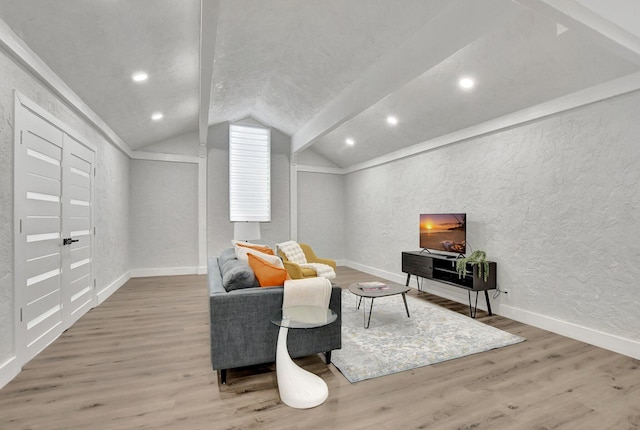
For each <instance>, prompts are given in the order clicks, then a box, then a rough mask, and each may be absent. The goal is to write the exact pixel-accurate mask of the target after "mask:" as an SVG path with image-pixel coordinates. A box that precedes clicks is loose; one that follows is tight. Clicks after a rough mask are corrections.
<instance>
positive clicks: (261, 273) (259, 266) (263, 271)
mask: <svg viewBox="0 0 640 430" xmlns="http://www.w3.org/2000/svg"><path fill="white" fill-rule="evenodd" d="M247 257H248V259H249V266H251V269H253V272H254V273H255V276H256V278H258V283H259V284H260V286H261V287H275V286H283V285H284V281H286V280H288V279H291V278H290V277H289V273H288V272H287V271H286V269H284V268H282V267H280V266H276V265H274V264H271V262H269V261H266V260H264V259H262V258H260V257H258V256H256V255H255V254H253V253H249V254H248V255H247ZM280 264H282V262H281V263H280Z"/></svg>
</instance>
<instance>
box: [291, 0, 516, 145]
mask: <svg viewBox="0 0 640 430" xmlns="http://www.w3.org/2000/svg"><path fill="white" fill-rule="evenodd" d="M519 9H520V8H519V7H518V6H517V5H515V4H514V3H513V2H511V1H510V0H483V1H481V2H479V1H477V0H455V1H451V2H449V3H448V4H447V6H445V7H444V8H443V10H442V11H441V12H440V13H439V14H438V15H436V16H435V17H434V18H432V19H431V20H429V21H428V22H426V23H424V24H423V26H422V27H421V28H420V29H419V30H417V31H416V32H415V33H413V34H412V35H411V36H410V37H409V38H408V39H406V40H405V41H404V42H402V43H401V44H400V45H399V46H398V47H397V48H396V49H394V50H392V51H390V52H387V53H386V54H385V55H383V56H382V57H380V59H379V60H378V61H376V62H375V63H374V64H373V65H372V66H371V67H369V69H367V70H366V72H365V73H364V74H363V75H362V76H360V78H358V79H357V80H356V81H354V82H353V83H352V84H351V85H349V86H348V87H347V88H345V89H344V90H343V91H342V92H341V93H340V94H338V96H337V97H336V98H335V99H334V100H333V101H332V102H331V103H329V104H328V105H327V106H326V107H325V108H324V109H322V110H321V111H320V112H319V113H318V114H317V115H316V116H315V117H314V118H313V119H311V121H309V122H308V123H306V124H305V125H304V126H303V127H302V128H301V129H300V130H298V132H296V134H294V135H293V137H292V139H291V151H292V153H296V152H300V151H302V150H304V149H306V148H307V147H309V146H310V145H312V144H313V143H315V141H317V139H319V138H321V137H322V136H324V135H326V134H327V133H329V132H331V131H332V130H334V129H335V128H337V127H339V126H340V125H341V124H343V123H345V122H346V121H348V120H350V119H351V118H353V117H355V116H356V115H358V114H360V113H361V112H363V111H365V110H366V109H367V108H369V107H370V106H372V105H374V104H376V103H377V102H379V101H380V100H382V99H383V98H384V97H386V96H387V95H389V94H391V93H392V92H393V91H395V90H397V89H398V88H400V87H402V86H404V85H406V84H407V83H409V82H411V81H412V80H414V79H416V78H417V77H418V76H420V75H422V74H423V73H424V72H426V71H427V70H429V69H431V68H433V67H434V66H436V65H438V64H439V63H440V62H442V61H443V60H445V59H446V58H448V57H450V56H451V55H453V54H454V53H456V52H457V51H458V50H460V49H462V48H464V47H465V46H467V45H468V44H469V43H471V42H473V41H474V40H475V39H477V38H478V37H480V36H481V35H482V34H484V33H485V32H487V31H488V30H490V29H493V28H495V26H496V23H497V22H501V21H504V20H506V19H508V18H509V17H512V16H513V15H512V14H514V13H516V12H517V11H518V10H519Z"/></svg>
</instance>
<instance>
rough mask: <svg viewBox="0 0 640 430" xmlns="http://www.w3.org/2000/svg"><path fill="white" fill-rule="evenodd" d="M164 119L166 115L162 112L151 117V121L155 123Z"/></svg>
mask: <svg viewBox="0 0 640 430" xmlns="http://www.w3.org/2000/svg"><path fill="white" fill-rule="evenodd" d="M163 117H164V115H163V114H162V112H156V113H154V114H153V115H151V119H152V120H154V121H160V120H161V119H162V118H163Z"/></svg>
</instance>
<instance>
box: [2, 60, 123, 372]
mask: <svg viewBox="0 0 640 430" xmlns="http://www.w3.org/2000/svg"><path fill="white" fill-rule="evenodd" d="M0 76H2V79H0V240H2V244H3V246H2V247H0V366H1V365H2V364H3V363H4V362H5V361H6V360H7V359H9V358H11V357H12V356H13V355H14V351H13V331H14V327H13V280H14V276H13V173H14V172H13V146H14V142H13V126H14V118H13V110H14V108H13V105H14V90H18V91H20V92H21V93H22V94H24V95H25V96H27V97H28V98H30V99H31V100H32V101H34V102H35V103H37V104H38V105H39V106H41V107H42V108H44V109H45V110H47V111H48V112H49V113H51V114H52V115H53V116H55V117H56V118H58V119H59V120H60V121H62V122H63V123H64V124H66V125H67V126H69V127H70V128H71V129H73V130H75V131H76V132H78V133H79V134H80V135H82V136H84V137H85V138H86V139H87V140H89V141H90V142H92V143H93V144H95V145H96V147H97V168H98V176H97V180H96V190H95V191H96V199H95V205H96V218H95V226H96V230H97V236H96V249H95V262H94V263H95V267H96V276H97V286H98V291H100V290H101V289H103V288H104V287H106V286H108V285H110V284H111V283H113V282H114V281H115V280H116V279H119V278H121V277H122V276H123V275H125V274H126V271H127V270H128V260H127V256H128V254H127V251H126V250H127V249H128V216H129V210H128V205H129V193H128V170H129V159H128V157H126V156H125V155H124V154H122V153H121V152H119V151H118V150H116V149H114V147H113V146H112V145H110V144H109V143H108V142H106V141H105V140H104V138H103V137H102V135H101V134H100V133H98V132H96V130H94V129H93V128H92V127H91V126H90V125H89V124H87V123H86V122H85V121H84V120H83V119H82V118H80V117H79V116H78V115H77V114H76V113H75V112H74V111H72V110H71V109H70V108H69V107H68V106H67V105H66V104H64V103H63V102H61V101H60V100H59V99H58V98H57V97H56V96H55V95H53V94H52V93H51V92H50V90H48V89H47V88H45V87H43V86H42V85H41V84H40V83H39V81H36V80H35V79H34V78H33V77H32V76H31V75H30V74H28V73H26V72H25V71H24V69H23V68H22V67H21V66H18V65H16V64H15V62H14V61H13V59H11V58H9V57H7V56H6V54H5V53H4V51H0Z"/></svg>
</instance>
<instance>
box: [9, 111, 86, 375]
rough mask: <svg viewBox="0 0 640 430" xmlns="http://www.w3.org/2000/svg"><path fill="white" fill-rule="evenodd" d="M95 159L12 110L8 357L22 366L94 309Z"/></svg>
mask: <svg viewBox="0 0 640 430" xmlns="http://www.w3.org/2000/svg"><path fill="white" fill-rule="evenodd" d="M94 156H95V152H94V151H93V150H92V149H91V148H89V147H87V146H85V145H83V144H82V143H80V142H79V141H77V140H76V139H74V138H72V137H71V136H70V135H68V134H67V133H65V132H64V131H63V130H62V129H61V128H59V127H58V126H57V125H56V124H53V123H52V122H50V121H48V120H46V119H44V118H43V117H42V116H41V115H39V114H37V113H36V112H34V111H33V110H31V109H29V108H27V107H25V106H24V105H21V104H18V103H16V148H15V215H16V220H17V226H16V227H17V229H16V235H15V236H16V237H15V269H16V270H15V282H16V285H15V298H16V301H15V304H16V315H17V318H16V320H17V321H16V325H17V327H16V329H17V330H16V339H17V342H16V349H17V351H16V353H17V356H18V357H19V360H20V361H21V364H24V363H26V362H27V361H29V360H30V359H32V358H33V357H34V356H35V355H37V354H38V353H39V352H40V351H42V349H44V348H45V347H46V346H47V345H49V344H50V343H51V342H52V341H53V340H54V339H55V338H57V337H58V336H59V335H60V334H61V333H62V332H63V331H64V330H65V329H67V328H68V327H69V326H71V324H73V322H75V321H76V320H77V319H78V318H79V317H80V316H82V314H84V313H85V312H86V311H88V310H89V309H90V308H91V307H93V306H94V304H95V301H96V300H95V288H94V276H93V275H92V262H93V257H92V250H93V220H92V212H93V211H92V208H93V188H94V184H93V177H94V175H93V164H94Z"/></svg>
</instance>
